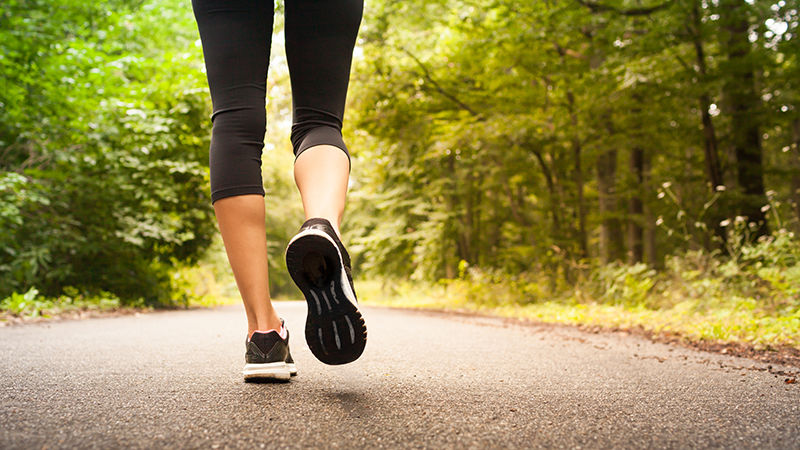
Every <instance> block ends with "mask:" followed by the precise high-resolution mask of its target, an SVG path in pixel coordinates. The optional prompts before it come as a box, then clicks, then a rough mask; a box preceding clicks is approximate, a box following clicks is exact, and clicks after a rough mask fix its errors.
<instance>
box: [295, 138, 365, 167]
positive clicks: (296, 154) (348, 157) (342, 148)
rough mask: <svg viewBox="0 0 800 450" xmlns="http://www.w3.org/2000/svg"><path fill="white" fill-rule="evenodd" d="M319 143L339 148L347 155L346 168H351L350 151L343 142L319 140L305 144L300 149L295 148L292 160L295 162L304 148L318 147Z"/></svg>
mask: <svg viewBox="0 0 800 450" xmlns="http://www.w3.org/2000/svg"><path fill="white" fill-rule="evenodd" d="M320 145H330V146H332V147H336V148H338V149H339V150H341V151H343V152H344V154H345V155H346V156H347V169H348V170H350V169H351V168H352V166H353V162H352V161H351V160H350V151H349V150H347V146H345V145H344V144H335V143H333V142H320V143H319V144H313V145H309V146H306V147H301V148H300V149H298V150H297V153H295V155H294V162H297V158H298V157H299V156H300V155H301V154H302V153H303V152H304V151H306V150H308V149H310V148H313V147H319V146H320Z"/></svg>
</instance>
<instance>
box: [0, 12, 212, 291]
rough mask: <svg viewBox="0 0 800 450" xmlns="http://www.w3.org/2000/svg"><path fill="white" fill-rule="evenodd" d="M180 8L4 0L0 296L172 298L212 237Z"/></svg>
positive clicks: (195, 67)
mask: <svg viewBox="0 0 800 450" xmlns="http://www.w3.org/2000/svg"><path fill="white" fill-rule="evenodd" d="M196 39H197V37H196V27H195V25H194V22H193V17H192V15H191V7H190V5H189V4H186V3H183V2H178V1H176V0H159V1H152V2H141V1H122V0H120V1H112V2H102V3H97V2H94V3H92V2H89V3H81V2H73V1H69V0H59V1H56V2H51V1H48V2H43V1H42V2H27V1H26V2H17V1H12V2H10V3H8V2H6V3H4V6H3V8H2V11H0V54H2V55H3V56H2V57H0V82H1V84H2V86H3V88H2V89H0V103H2V105H3V107H2V108H0V150H2V151H0V196H1V197H2V202H3V205H4V206H3V207H2V209H0V225H2V230H3V231H2V233H1V234H0V239H1V240H0V295H2V296H6V295H12V293H13V292H24V291H28V292H30V291H29V289H30V288H31V287H32V286H36V287H37V288H38V289H41V291H42V293H44V294H45V295H47V296H58V295H59V294H60V293H62V292H63V290H64V289H65V286H75V287H76V288H78V289H80V290H81V291H82V292H86V293H88V294H91V293H100V292H104V291H108V292H113V293H114V295H116V296H118V297H119V298H120V299H122V300H123V301H125V302H129V303H130V302H137V301H139V300H140V299H144V301H145V302H147V303H150V304H154V303H162V304H170V303H173V302H174V300H173V294H172V291H173V290H174V286H173V285H172V282H171V278H170V273H171V272H172V271H173V270H175V268H177V267H178V266H179V265H180V264H185V263H192V262H195V261H197V260H198V258H199V257H201V256H202V255H203V253H204V251H205V249H206V248H207V247H208V245H209V243H210V240H211V236H212V235H213V233H214V230H215V229H214V224H213V220H212V211H211V208H210V202H209V200H208V195H207V181H208V168H207V167H208V156H207V149H208V139H207V137H208V135H209V132H208V125H209V123H208V122H209V121H208V109H209V105H208V103H209V102H208V99H207V90H206V88H205V85H204V84H205V79H204V78H205V77H204V75H203V73H202V70H201V69H202V65H201V61H202V59H201V58H202V57H201V56H200V53H199V48H197V46H195V45H194V42H195V40H196Z"/></svg>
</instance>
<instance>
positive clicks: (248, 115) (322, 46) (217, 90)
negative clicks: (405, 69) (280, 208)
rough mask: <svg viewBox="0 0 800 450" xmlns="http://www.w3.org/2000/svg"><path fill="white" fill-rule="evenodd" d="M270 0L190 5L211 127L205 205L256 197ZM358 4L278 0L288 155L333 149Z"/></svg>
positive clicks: (208, 0) (338, 141) (195, 0)
mask: <svg viewBox="0 0 800 450" xmlns="http://www.w3.org/2000/svg"><path fill="white" fill-rule="evenodd" d="M273 1H274V0H192V8H193V10H194V16H195V19H196V20H197V27H198V30H199V31H200V40H201V42H202V44H203V57H204V59H205V65H206V74H207V76H208V85H209V89H210V91H211V102H212V105H213V113H212V114H211V121H212V123H213V126H212V133H211V147H210V154H209V165H210V170H211V203H214V202H215V201H217V200H219V199H221V198H225V197H231V196H234V195H244V194H261V195H264V194H265V193H264V186H263V184H262V180H261V150H262V148H263V147H264V133H265V131H266V120H267V119H266V110H265V99H266V89H267V69H268V67H269V52H270V45H271V43H272V42H271V41H272V24H273V14H274V4H273ZM363 8H364V2H363V0H285V11H286V16H285V29H284V33H285V38H286V57H287V61H288V63H289V75H290V78H291V83H292V117H293V120H292V122H293V123H292V135H291V140H292V147H293V148H294V153H295V157H297V156H299V155H300V153H302V152H303V151H304V150H306V149H308V148H309V147H313V146H315V145H320V144H328V145H333V146H335V147H339V148H340V149H342V151H344V152H345V154H347V156H348V158H349V157H350V155H349V153H348V151H347V147H346V146H345V145H344V141H343V140H342V119H343V117H344V104H345V98H346V96H347V84H348V79H349V77H350V63H351V60H352V57H353V46H354V45H355V41H356V35H357V34H358V28H359V25H360V24H361V16H362V12H363Z"/></svg>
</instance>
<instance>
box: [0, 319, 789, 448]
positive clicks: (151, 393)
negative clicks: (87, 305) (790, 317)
mask: <svg viewBox="0 0 800 450" xmlns="http://www.w3.org/2000/svg"><path fill="white" fill-rule="evenodd" d="M279 310H280V311H281V313H282V314H283V315H284V316H285V317H286V319H287V324H288V326H289V330H290V331H291V332H292V333H293V337H292V353H293V355H294V356H295V359H296V360H297V365H298V368H299V371H300V375H299V376H298V377H297V378H296V379H294V380H293V381H292V382H291V383H288V384H245V383H244V382H242V380H241V376H240V373H239V371H240V370H241V368H242V365H243V359H244V342H243V341H244V334H243V327H244V315H243V313H242V310H241V308H239V307H226V308H220V309H213V310H195V311H176V312H160V313H152V314H143V315H138V316H124V317H117V318H105V319H90V320H83V321H65V322H57V323H51V324H42V325H23V326H12V327H6V328H0V360H2V366H0V448H4V449H5V448H42V447H47V448H53V447H69V448H74V447H100V448H109V447H148V448H153V447H203V448H217V447H219V448H225V447H245V448H259V447H267V448H270V447H299V446H303V447H309V446H314V447H354V446H355V447H371V448H373V447H431V448H440V447H458V448H464V447H551V448H556V447H561V448H576V447H603V448H606V447H667V448H686V447H720V446H721V447H729V448H730V447H735V448H740V447H758V448H800V385H798V384H794V385H788V384H785V383H784V378H785V377H781V376H775V375H774V374H772V373H770V372H769V371H767V370H759V369H765V366H764V365H762V364H759V363H755V362H753V361H750V360H747V359H738V358H733V357H727V356H724V355H712V354H707V353H702V352H696V351H693V350H688V349H683V348H673V347H670V346H667V345H662V344H653V343H650V342H648V341H645V340H643V339H640V338H637V337H629V336H622V335H619V334H589V333H583V332H580V331H577V330H574V329H571V328H566V327H551V326H531V327H522V326H513V325H506V324H504V323H503V322H502V321H500V320H494V319H481V318H468V317H462V316H450V315H444V314H429V313H419V312H405V311H398V310H388V309H375V308H366V309H365V311H364V315H365V318H366V320H367V326H368V329H369V341H368V344H367V349H366V351H365V352H364V355H363V356H362V358H361V359H360V360H358V361H356V362H355V363H353V364H349V365H347V366H340V367H330V366H325V365H323V364H322V363H319V362H317V361H316V360H315V359H314V358H313V356H312V355H311V353H310V352H309V351H308V349H307V348H306V347H305V342H304V341H303V333H302V329H303V321H304V320H305V304H304V303H281V304H280V305H279ZM776 369H777V368H773V371H774V370H776Z"/></svg>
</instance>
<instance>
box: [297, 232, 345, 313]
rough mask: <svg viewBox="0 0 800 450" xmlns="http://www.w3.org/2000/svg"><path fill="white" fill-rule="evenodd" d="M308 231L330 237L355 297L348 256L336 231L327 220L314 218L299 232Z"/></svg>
mask: <svg viewBox="0 0 800 450" xmlns="http://www.w3.org/2000/svg"><path fill="white" fill-rule="evenodd" d="M308 229H317V230H320V231H323V232H324V233H325V234H327V235H328V236H330V237H331V239H333V242H335V243H336V246H337V247H339V252H340V253H341V254H342V262H343V263H344V273H345V274H346V275H347V281H349V282H350V289H351V290H352V291H353V295H355V292H356V290H355V286H354V285H353V274H352V269H351V268H350V254H349V253H347V249H345V248H344V244H342V241H341V240H340V239H339V236H338V235H337V234H336V230H334V229H333V226H332V225H331V223H330V222H329V221H328V219H323V218H320V217H314V218H311V219H308V220H306V221H305V222H303V225H302V226H301V227H300V231H303V230H308ZM356 301H358V300H356Z"/></svg>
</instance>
